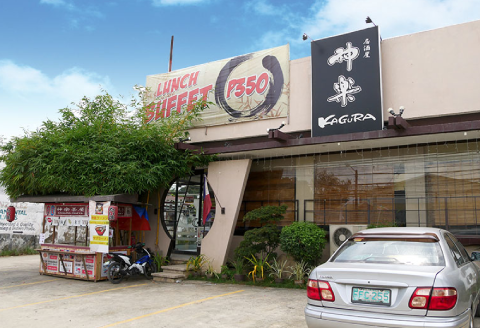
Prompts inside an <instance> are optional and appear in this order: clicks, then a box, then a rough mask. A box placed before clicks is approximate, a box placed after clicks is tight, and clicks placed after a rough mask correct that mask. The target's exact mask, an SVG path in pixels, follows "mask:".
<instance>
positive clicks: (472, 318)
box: [468, 310, 475, 328]
mask: <svg viewBox="0 0 480 328" xmlns="http://www.w3.org/2000/svg"><path fill="white" fill-rule="evenodd" d="M474 317H475V316H474V315H473V310H472V311H471V312H470V319H469V320H470V322H469V324H468V328H475V320H474Z"/></svg>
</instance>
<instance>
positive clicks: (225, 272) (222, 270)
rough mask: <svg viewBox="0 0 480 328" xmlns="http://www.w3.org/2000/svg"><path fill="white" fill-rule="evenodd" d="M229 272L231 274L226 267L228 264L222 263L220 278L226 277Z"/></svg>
mask: <svg viewBox="0 0 480 328" xmlns="http://www.w3.org/2000/svg"><path fill="white" fill-rule="evenodd" d="M230 274H231V272H230V269H229V268H228V266H226V265H222V266H221V267H220V275H221V277H222V279H228V277H229V276H230Z"/></svg>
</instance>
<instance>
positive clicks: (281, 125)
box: [267, 121, 285, 133]
mask: <svg viewBox="0 0 480 328" xmlns="http://www.w3.org/2000/svg"><path fill="white" fill-rule="evenodd" d="M284 126H285V121H282V124H280V126H279V127H278V128H276V129H267V133H270V131H275V130H280V129H281V128H283V127H284Z"/></svg>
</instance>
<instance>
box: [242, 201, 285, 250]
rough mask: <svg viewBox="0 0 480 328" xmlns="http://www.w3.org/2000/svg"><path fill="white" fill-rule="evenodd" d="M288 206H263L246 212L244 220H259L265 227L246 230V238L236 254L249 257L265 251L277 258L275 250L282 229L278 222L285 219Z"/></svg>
mask: <svg viewBox="0 0 480 328" xmlns="http://www.w3.org/2000/svg"><path fill="white" fill-rule="evenodd" d="M286 211H287V206H286V205H282V206H263V207H260V208H257V209H255V210H253V211H250V212H248V213H247V214H245V216H244V218H243V221H256V220H259V221H260V222H261V223H262V224H265V225H264V226H263V227H260V228H255V229H252V230H249V231H247V232H245V235H244V239H243V241H242V242H241V243H240V245H239V246H238V247H237V249H235V255H236V256H237V257H240V258H242V259H243V258H248V257H250V256H252V255H254V256H257V255H258V254H261V253H265V254H266V255H267V256H269V257H270V258H275V257H276V255H277V254H276V253H274V250H275V249H276V248H277V247H278V245H279V244H280V229H279V228H278V227H277V225H276V223H277V222H278V221H280V220H282V219H283V214H285V212H286Z"/></svg>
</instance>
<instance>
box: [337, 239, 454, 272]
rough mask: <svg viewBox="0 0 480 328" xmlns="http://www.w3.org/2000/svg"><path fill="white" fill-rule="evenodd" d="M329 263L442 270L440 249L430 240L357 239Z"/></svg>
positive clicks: (343, 247) (442, 263) (442, 262)
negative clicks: (421, 266)
mask: <svg viewBox="0 0 480 328" xmlns="http://www.w3.org/2000/svg"><path fill="white" fill-rule="evenodd" d="M330 261H331V262H350V263H382V264H393V265H431V266H438V265H439V266H443V265H445V260H444V257H443V253H442V250H441V247H440V245H439V243H438V242H437V241H434V240H432V239H421V238H415V239H405V238H401V239H398V240H395V239H394V238H391V237H390V238H388V239H382V238H378V237H377V238H374V239H368V238H356V239H351V240H348V241H346V242H345V243H344V244H343V245H342V247H341V248H340V249H339V250H338V252H337V253H336V254H335V256H334V257H333V258H332V259H331V260H330Z"/></svg>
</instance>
